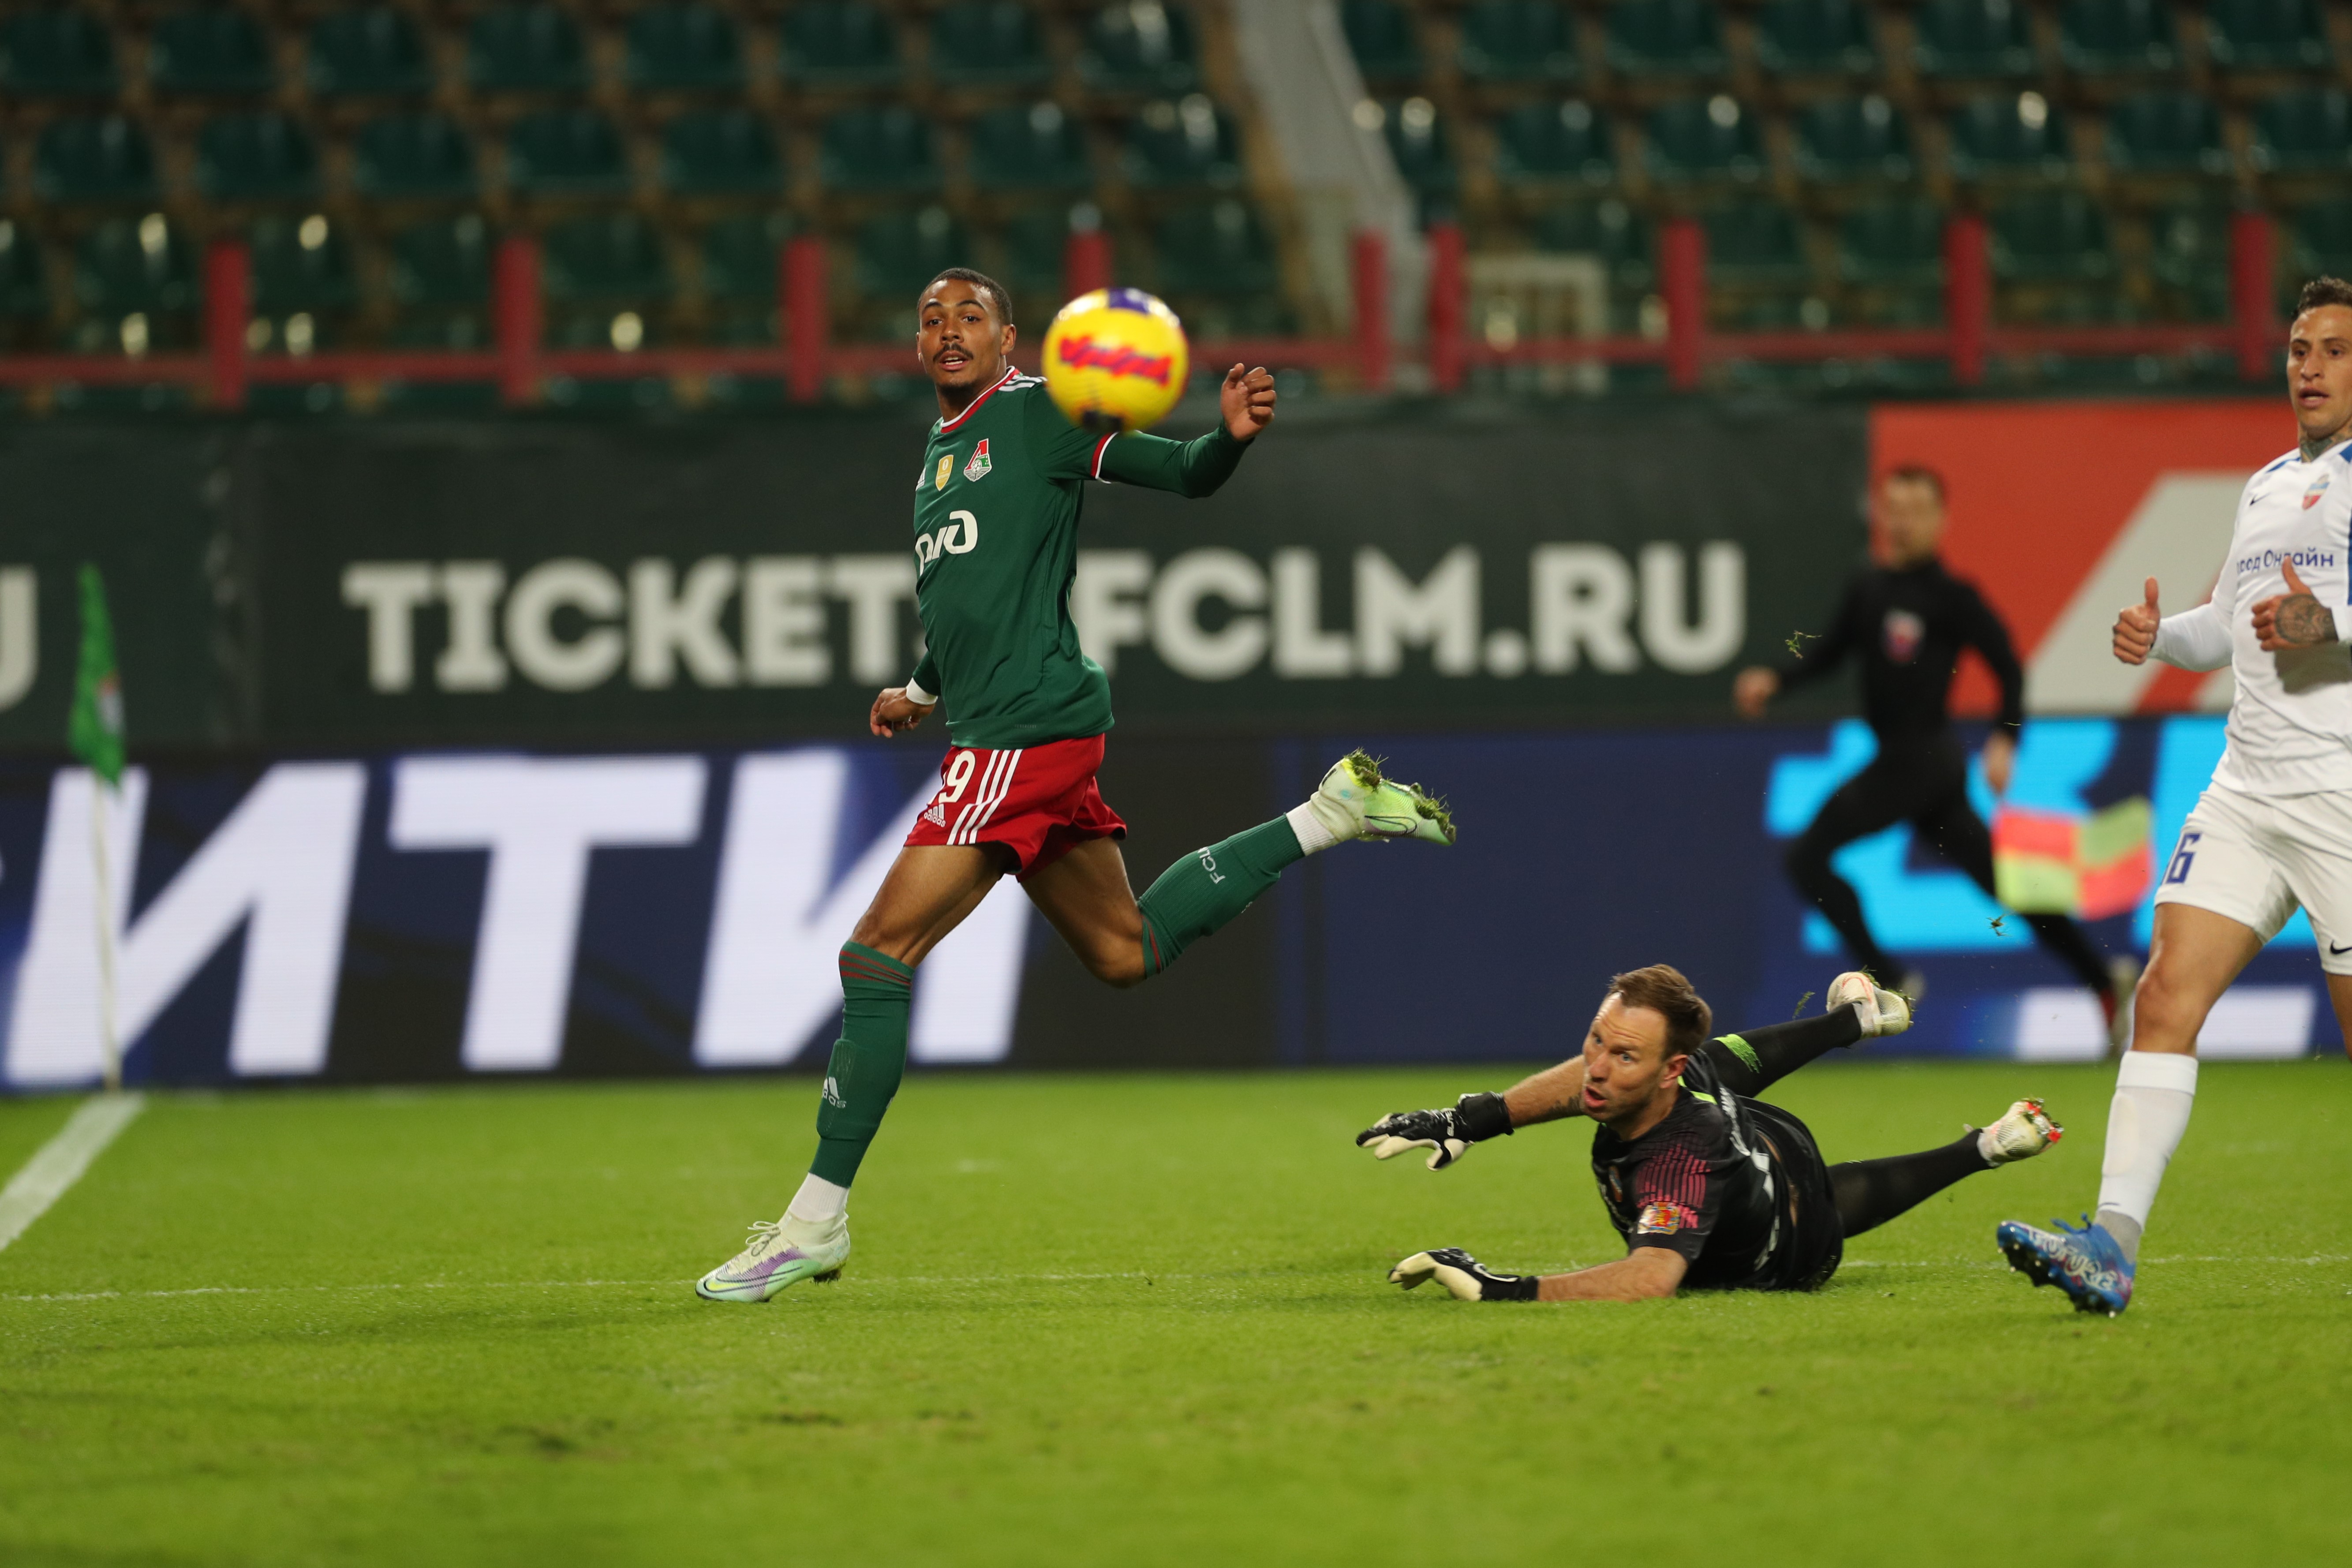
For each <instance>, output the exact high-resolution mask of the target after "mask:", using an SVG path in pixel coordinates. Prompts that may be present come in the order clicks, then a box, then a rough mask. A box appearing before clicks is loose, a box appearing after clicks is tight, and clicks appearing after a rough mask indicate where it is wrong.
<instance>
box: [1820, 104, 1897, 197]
mask: <svg viewBox="0 0 2352 1568" xmlns="http://www.w3.org/2000/svg"><path fill="white" fill-rule="evenodd" d="M1793 130H1794V132H1795V137H1794V153H1795V163H1796V168H1797V173H1798V174H1799V176H1801V178H1803V179H1806V180H1809V181H1813V182H1817V183H1819V184H1829V185H1839V184H1860V183H1862V182H1864V181H1870V180H1898V181H1899V180H1908V179H1909V178H1911V176H1912V174H1913V172H1914V171H1915V170H1916V167H1917V165H1916V163H1915V162H1914V161H1913V159H1912V156H1911V133H1910V131H1909V128H1908V127H1907V126H1906V125H1905V123H1904V121H1903V115H1902V113H1901V112H1900V111H1899V110H1896V109H1895V106H1894V105H1893V104H1891V103H1889V102H1887V101H1886V100H1885V99H1884V98H1881V97H1880V96H1879V95H1878V94H1876V93H1870V94H1868V95H1867V96H1865V97H1862V98H1830V99H1820V100H1815V101H1813V102H1811V103H1808V104H1805V105H1803V106H1802V107H1801V108H1800V109H1799V110H1797V112H1796V115H1795V118H1794V124H1793Z"/></svg>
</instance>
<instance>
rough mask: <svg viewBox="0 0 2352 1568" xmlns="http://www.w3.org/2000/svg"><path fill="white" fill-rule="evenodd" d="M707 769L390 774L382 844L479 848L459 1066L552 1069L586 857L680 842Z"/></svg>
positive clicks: (664, 762) (614, 760)
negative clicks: (483, 856)
mask: <svg viewBox="0 0 2352 1568" xmlns="http://www.w3.org/2000/svg"><path fill="white" fill-rule="evenodd" d="M544 570H546V568H545V567H541V571H544ZM528 583H529V579H525V582H524V584H519V585H518V586H517V587H516V590H515V592H516V594H517V595H520V594H521V592H522V588H523V586H524V585H527V584H528ZM618 592H619V585H618V584H614V593H615V594H616V595H617V593H618ZM706 772H707V770H706V768H705V766H704V764H703V761H702V759H701V758H699V757H593V758H545V757H409V758H404V759H403V760H402V761H401V762H400V763H398V764H396V765H395V767H394V770H393V795H392V814H391V826H390V830H389V835H388V837H390V839H391V842H392V847H394V848H395V849H412V850H436V849H475V850H480V849H487V850H488V851H489V856H490V867H489V878H488V887H487V889H485V890H484V892H483V895H482V920H481V926H480V934H479V935H478V938H477V939H476V941H475V944H474V974H473V984H472V987H471V990H470V991H469V993H468V994H467V999H466V1035H465V1044H464V1047H463V1048H462V1051H461V1055H462V1058H463V1059H464V1061H465V1063H466V1065H467V1067H469V1068H477V1069H481V1070H489V1071H529V1070H532V1069H543V1068H551V1067H553V1066H555V1065H556V1063H557V1061H558V1060H559V1059H560V1058H561V1057H562V1051H563V1020H564V1013H565V1007H566V1004H567V1002H568V1001H569V999H570V996H571V992H572V958H573V953H574V950H575V949H576V947H577V945H578V938H579V933H580V907H581V895H582V893H583V890H584V889H585V888H586V885H587V879H588V858H589V854H590V852H591V851H593V850H594V849H597V848H621V847H641V848H666V847H667V848H675V847H680V846H683V845H688V844H691V843H693V842H694V841H695V839H696V838H697V837H699V835H700V833H701V830H702V795H703V781H704V775H705V773H706Z"/></svg>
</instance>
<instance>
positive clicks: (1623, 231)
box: [1529, 197, 1655, 289]
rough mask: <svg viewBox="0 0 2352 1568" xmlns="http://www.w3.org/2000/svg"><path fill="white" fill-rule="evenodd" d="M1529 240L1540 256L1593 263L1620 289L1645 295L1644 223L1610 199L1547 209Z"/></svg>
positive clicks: (1648, 275)
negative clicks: (1597, 262) (1585, 259)
mask: <svg viewBox="0 0 2352 1568" xmlns="http://www.w3.org/2000/svg"><path fill="white" fill-rule="evenodd" d="M1529 237H1530V238H1532V239H1533V240H1534V241H1535V243H1536V247H1537V248H1538V249H1540V250H1547V251H1550V252H1553V253H1555V254H1558V255H1564V256H1597V257H1599V258H1601V263H1602V265H1603V266H1605V267H1607V268H1608V269H1609V276H1610V280H1611V281H1612V283H1614V284H1615V285H1616V286H1618V287H1619V288H1622V289H1646V288H1648V287H1649V285H1650V282H1651V280H1652V279H1653V277H1654V273H1655V268H1654V265H1653V262H1652V258H1651V249H1652V239H1653V236H1652V234H1651V232H1650V225H1649V220H1648V219H1646V218H1644V217H1643V216H1642V215H1641V214H1640V213H1638V212H1636V211H1634V210H1633V208H1632V207H1629V206H1627V205H1625V204H1624V203H1623V202H1621V201H1618V200H1616V199H1615V198H1614V197H1612V198H1611V199H1609V200H1606V201H1599V202H1563V203H1561V204H1560V205H1558V206H1554V207H1547V208H1546V209H1545V210H1544V211H1542V212H1541V213H1538V215H1537V216H1536V219H1535V222H1534V223H1533V224H1532V225H1531V226H1530V233H1529Z"/></svg>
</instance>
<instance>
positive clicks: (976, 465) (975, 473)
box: [963, 436, 988, 479]
mask: <svg viewBox="0 0 2352 1568" xmlns="http://www.w3.org/2000/svg"><path fill="white" fill-rule="evenodd" d="M987 472H988V437H985V436H982V437H981V438H980V445H979V446H977V447H973V448H972V449H971V462H969V463H966V464H965V465H964V466H963V477H964V478H965V479H979V478H980V477H981V476H982V475H983V474H985V473H987Z"/></svg>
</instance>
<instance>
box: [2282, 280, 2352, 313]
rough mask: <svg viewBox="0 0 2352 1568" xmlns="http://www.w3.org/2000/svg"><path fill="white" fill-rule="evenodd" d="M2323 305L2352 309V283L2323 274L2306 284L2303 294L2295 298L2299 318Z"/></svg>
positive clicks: (2295, 308) (2295, 310) (2295, 309)
mask: <svg viewBox="0 0 2352 1568" xmlns="http://www.w3.org/2000/svg"><path fill="white" fill-rule="evenodd" d="M2322 305H2343V306H2346V307H2347V308H2352V283H2347V282H2346V281H2344V279H2341V278H2331V277H2329V276H2327V275H2326V273H2322V274H2320V275H2319V276H2318V277H2316V278H2315V279H2312V280H2311V281H2310V282H2308V283H2306V284H2305V285H2304V286H2303V292H2302V293H2300V294H2297V295H2296V296H2295V297H2294V313H2295V314H2296V315H2298V316H2300V315H2302V314H2303V313H2304V312H2305V310H2318V309H2319V308H2320V307H2321V306H2322Z"/></svg>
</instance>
